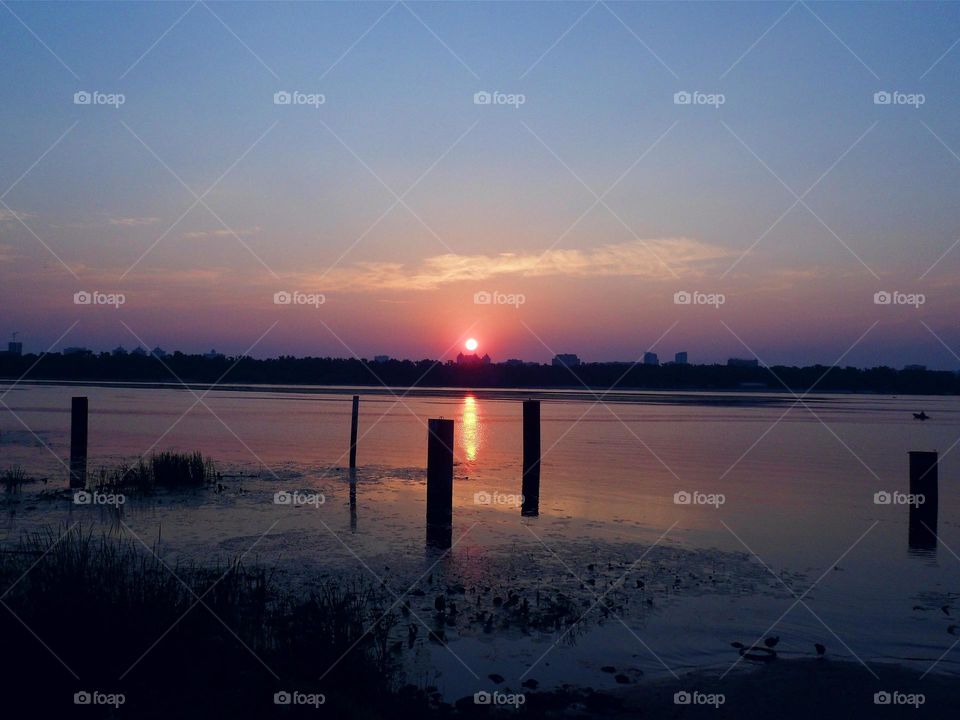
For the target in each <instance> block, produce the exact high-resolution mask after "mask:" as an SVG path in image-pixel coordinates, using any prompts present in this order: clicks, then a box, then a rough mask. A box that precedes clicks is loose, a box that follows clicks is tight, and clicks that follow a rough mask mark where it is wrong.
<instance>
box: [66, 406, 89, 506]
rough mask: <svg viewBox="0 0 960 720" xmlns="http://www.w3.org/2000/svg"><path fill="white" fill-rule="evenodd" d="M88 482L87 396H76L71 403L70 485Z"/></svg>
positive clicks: (80, 484) (74, 485)
mask: <svg viewBox="0 0 960 720" xmlns="http://www.w3.org/2000/svg"><path fill="white" fill-rule="evenodd" d="M86 484H87V398H85V397H75V398H73V400H72V402H71V404H70V487H71V488H83V487H85V486H86Z"/></svg>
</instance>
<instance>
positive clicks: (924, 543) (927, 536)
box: [908, 450, 940, 551]
mask: <svg viewBox="0 0 960 720" xmlns="http://www.w3.org/2000/svg"><path fill="white" fill-rule="evenodd" d="M909 455H910V494H911V495H913V496H914V498H913V499H914V500H915V502H913V503H911V505H910V525H909V529H908V544H909V546H910V549H911V550H926V551H930V550H936V548H937V516H938V504H939V495H940V492H939V485H940V481H939V477H938V473H939V471H938V467H937V462H938V460H937V453H936V452H935V451H933V452H931V451H921V450H913V451H911V452H910V453H909ZM921 496H922V497H923V500H922V502H921V501H920V497H921Z"/></svg>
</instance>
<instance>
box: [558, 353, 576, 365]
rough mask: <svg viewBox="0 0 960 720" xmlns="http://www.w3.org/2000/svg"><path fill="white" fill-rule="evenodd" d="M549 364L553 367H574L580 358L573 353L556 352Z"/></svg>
mask: <svg viewBox="0 0 960 720" xmlns="http://www.w3.org/2000/svg"><path fill="white" fill-rule="evenodd" d="M551 364H552V365H553V366H554V367H576V366H577V365H579V364H580V358H578V357H577V356H576V355H574V354H573V353H557V354H556V355H554V356H553V361H552V362H551Z"/></svg>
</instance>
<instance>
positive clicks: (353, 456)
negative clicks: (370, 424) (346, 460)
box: [350, 395, 360, 468]
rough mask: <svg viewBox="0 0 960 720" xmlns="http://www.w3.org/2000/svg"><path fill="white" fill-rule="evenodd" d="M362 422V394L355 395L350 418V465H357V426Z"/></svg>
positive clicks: (352, 466)
mask: <svg viewBox="0 0 960 720" xmlns="http://www.w3.org/2000/svg"><path fill="white" fill-rule="evenodd" d="M359 422H360V396H359V395H354V396H353V415H352V416H351V418H350V467H351V468H355V467H357V426H358V425H359Z"/></svg>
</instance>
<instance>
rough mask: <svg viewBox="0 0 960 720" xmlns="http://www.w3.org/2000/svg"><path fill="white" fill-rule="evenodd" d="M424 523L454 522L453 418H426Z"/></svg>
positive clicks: (446, 523) (442, 523) (441, 523)
mask: <svg viewBox="0 0 960 720" xmlns="http://www.w3.org/2000/svg"><path fill="white" fill-rule="evenodd" d="M427 429H428V434H427V525H441V526H448V525H451V524H452V523H453V420H442V419H431V420H428V421H427Z"/></svg>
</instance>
